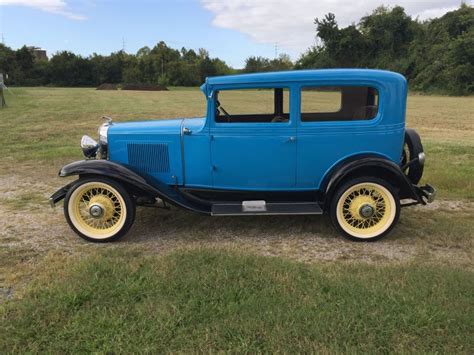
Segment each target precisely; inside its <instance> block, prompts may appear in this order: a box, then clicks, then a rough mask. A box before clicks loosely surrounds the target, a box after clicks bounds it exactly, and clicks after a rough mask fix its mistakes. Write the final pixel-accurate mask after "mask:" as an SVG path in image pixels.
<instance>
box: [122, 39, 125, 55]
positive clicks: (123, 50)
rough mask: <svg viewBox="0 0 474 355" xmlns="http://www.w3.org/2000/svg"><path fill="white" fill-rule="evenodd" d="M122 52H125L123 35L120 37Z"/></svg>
mask: <svg viewBox="0 0 474 355" xmlns="http://www.w3.org/2000/svg"><path fill="white" fill-rule="evenodd" d="M122 52H124V53H125V37H122Z"/></svg>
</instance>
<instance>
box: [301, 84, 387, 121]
mask: <svg viewBox="0 0 474 355" xmlns="http://www.w3.org/2000/svg"><path fill="white" fill-rule="evenodd" d="M378 110H379V99H378V92H377V90H376V89H374V88H371V87H367V86H340V87H333V86H319V87H303V88H302V90H301V120H302V121H303V122H318V121H358V120H371V119H373V118H375V116H377V113H378Z"/></svg>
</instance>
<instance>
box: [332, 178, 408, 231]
mask: <svg viewBox="0 0 474 355" xmlns="http://www.w3.org/2000/svg"><path fill="white" fill-rule="evenodd" d="M367 179H368V181H360V180H361V179H358V181H356V182H354V183H353V184H351V183H349V184H346V185H345V186H343V187H342V188H341V189H340V190H339V193H337V194H336V198H337V203H336V204H335V205H333V206H334V207H333V209H335V210H334V211H332V213H333V214H334V215H335V220H336V225H337V226H338V227H339V228H340V229H341V230H342V231H343V232H344V234H345V235H346V236H349V237H350V238H351V239H357V240H371V239H376V238H379V237H381V236H383V235H384V233H386V232H388V231H389V230H390V229H391V227H392V226H393V225H394V224H395V222H396V220H397V219H398V215H399V209H400V205H399V201H398V200H397V199H398V197H396V196H395V195H396V194H395V193H394V192H392V191H391V189H390V188H389V187H388V186H387V187H386V186H384V184H383V183H382V182H381V181H380V182H379V181H375V179H370V178H367ZM362 180H363V179H362ZM371 180H374V181H371ZM333 221H334V218H333Z"/></svg>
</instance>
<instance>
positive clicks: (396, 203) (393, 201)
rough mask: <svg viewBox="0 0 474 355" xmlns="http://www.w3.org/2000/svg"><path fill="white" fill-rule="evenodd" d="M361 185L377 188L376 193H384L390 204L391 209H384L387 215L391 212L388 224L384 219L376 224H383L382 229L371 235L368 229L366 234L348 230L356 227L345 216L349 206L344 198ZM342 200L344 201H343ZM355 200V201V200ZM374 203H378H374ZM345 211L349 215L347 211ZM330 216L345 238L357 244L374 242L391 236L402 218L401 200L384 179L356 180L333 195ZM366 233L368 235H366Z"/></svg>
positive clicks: (367, 178) (345, 184)
mask: <svg viewBox="0 0 474 355" xmlns="http://www.w3.org/2000/svg"><path fill="white" fill-rule="evenodd" d="M361 185H366V186H367V187H373V188H374V189H375V188H376V190H375V191H379V192H380V191H381V192H382V193H383V196H385V195H386V199H384V203H385V204H387V203H389V204H390V209H389V208H386V207H384V211H385V213H387V210H389V211H390V212H389V216H388V217H387V220H386V222H383V218H382V219H381V220H380V221H379V222H377V223H376V224H378V223H382V222H383V224H381V225H380V226H379V228H380V229H379V230H378V231H377V230H376V229H375V230H374V231H372V232H371V233H367V232H368V231H369V230H368V229H366V230H365V232H364V231H363V229H360V233H357V232H352V231H349V230H348V229H349V228H354V227H350V226H349V224H350V223H349V222H348V221H347V219H346V218H344V216H345V215H346V214H344V208H346V207H347V206H348V205H346V204H345V203H344V201H346V198H345V197H344V195H346V194H347V193H348V192H349V191H352V190H354V189H355V190H356V191H357V189H358V188H359V187H358V186H361ZM349 196H350V194H349ZM358 196H359V195H356V197H358ZM360 196H365V195H363V194H360ZM369 196H373V195H369ZM375 196H377V195H375ZM378 196H380V195H378ZM341 199H344V200H343V201H341ZM353 200H355V198H354V199H353ZM386 200H387V201H386ZM374 203H376V202H375V201H374ZM384 206H385V205H384ZM375 210H376V209H375ZM338 211H339V213H338ZM345 211H346V213H347V209H346V210H345ZM329 216H330V218H331V222H332V224H333V225H334V227H335V228H336V229H337V231H338V232H339V233H340V234H341V235H342V236H343V237H344V238H346V239H349V240H352V241H357V242H374V241H377V240H380V239H381V238H383V237H385V236H386V235H387V234H389V233H390V231H391V230H392V229H393V228H394V227H395V225H396V224H397V222H398V219H399V218H400V199H399V197H398V193H397V190H396V189H395V188H394V187H393V186H392V185H390V184H389V183H387V182H386V181H385V180H383V179H380V178H376V177H369V176H366V177H360V178H355V179H352V180H349V181H346V182H344V183H342V185H341V186H340V187H338V189H337V191H336V193H335V194H334V195H333V197H332V200H331V202H330V206H329ZM357 218H363V217H362V216H361V215H359V216H358V217H357ZM369 218H372V217H369ZM340 219H341V221H340ZM342 219H344V220H345V222H344V221H342ZM349 219H350V218H349ZM355 223H357V222H355ZM367 223H371V222H367ZM376 224H374V225H373V226H372V227H375V226H376ZM364 233H366V234H365V235H364ZM361 234H362V236H361Z"/></svg>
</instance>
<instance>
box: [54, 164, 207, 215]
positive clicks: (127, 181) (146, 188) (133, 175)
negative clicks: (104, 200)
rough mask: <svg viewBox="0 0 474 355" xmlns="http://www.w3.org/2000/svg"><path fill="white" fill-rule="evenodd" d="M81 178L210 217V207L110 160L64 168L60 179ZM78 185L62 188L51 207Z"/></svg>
mask: <svg viewBox="0 0 474 355" xmlns="http://www.w3.org/2000/svg"><path fill="white" fill-rule="evenodd" d="M74 175H79V177H86V176H104V177H107V178H109V179H113V180H116V181H118V182H119V183H121V184H122V185H124V187H125V188H126V189H127V190H128V191H129V192H132V193H133V194H134V195H136V194H139V195H144V196H152V197H158V198H160V199H162V200H164V201H167V202H169V203H171V204H173V205H176V206H179V207H183V208H185V209H189V210H192V211H194V212H199V213H205V214H210V211H211V208H210V206H207V205H204V204H200V203H196V202H195V201H191V200H190V199H188V198H186V197H185V196H184V195H183V194H182V193H181V192H180V191H178V190H177V189H175V188H173V187H171V186H169V185H167V184H163V183H162V182H160V181H158V180H156V179H154V178H153V177H151V176H149V175H145V174H141V173H138V172H135V171H133V170H132V169H130V168H129V167H127V166H125V165H122V164H118V163H114V162H111V161H109V160H80V161H75V162H73V163H70V164H68V165H65V166H64V167H62V169H61V170H60V171H59V176H60V177H66V176H74ZM74 183H75V181H74V182H72V183H70V184H68V185H66V186H64V187H62V188H61V189H59V190H58V191H56V192H55V193H54V194H53V195H52V196H51V197H50V204H51V205H52V206H54V205H55V204H56V203H57V202H59V201H60V200H62V199H63V198H64V197H65V196H66V193H67V191H68V190H69V189H70V188H71V187H72V186H73V185H74Z"/></svg>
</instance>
